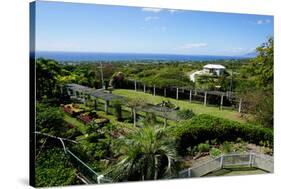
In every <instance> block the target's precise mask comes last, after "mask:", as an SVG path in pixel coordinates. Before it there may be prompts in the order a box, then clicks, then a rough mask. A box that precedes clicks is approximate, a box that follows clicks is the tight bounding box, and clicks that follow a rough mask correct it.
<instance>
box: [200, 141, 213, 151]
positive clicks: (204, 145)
mask: <svg viewBox="0 0 281 189" xmlns="http://www.w3.org/2000/svg"><path fill="white" fill-rule="evenodd" d="M209 149H210V145H209V144H208V143H200V144H199V145H198V150H199V151H200V152H208V151H209Z"/></svg>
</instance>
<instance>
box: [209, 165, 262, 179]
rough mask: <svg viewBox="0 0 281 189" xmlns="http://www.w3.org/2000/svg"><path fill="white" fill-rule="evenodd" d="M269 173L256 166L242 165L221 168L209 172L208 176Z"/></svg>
mask: <svg viewBox="0 0 281 189" xmlns="http://www.w3.org/2000/svg"><path fill="white" fill-rule="evenodd" d="M264 173H267V172H265V171H263V170H261V169H256V168H248V167H241V168H226V169H220V170H218V171H214V172H211V173H208V174H207V175H205V176H204V177H206V176H235V175H255V174H264Z"/></svg>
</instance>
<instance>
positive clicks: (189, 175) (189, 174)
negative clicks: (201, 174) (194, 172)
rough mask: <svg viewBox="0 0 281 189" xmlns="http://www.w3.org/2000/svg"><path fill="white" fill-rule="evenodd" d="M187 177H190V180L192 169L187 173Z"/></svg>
mask: <svg viewBox="0 0 281 189" xmlns="http://www.w3.org/2000/svg"><path fill="white" fill-rule="evenodd" d="M187 176H188V178H190V177H191V168H188V171H187Z"/></svg>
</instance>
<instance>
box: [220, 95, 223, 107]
mask: <svg viewBox="0 0 281 189" xmlns="http://www.w3.org/2000/svg"><path fill="white" fill-rule="evenodd" d="M222 106H223V95H221V105H220V109H221V110H222Z"/></svg>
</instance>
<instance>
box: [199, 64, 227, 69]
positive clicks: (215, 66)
mask: <svg viewBox="0 0 281 189" xmlns="http://www.w3.org/2000/svg"><path fill="white" fill-rule="evenodd" d="M204 68H207V69H225V67H224V66H222V65H219V64H207V65H205V66H204Z"/></svg>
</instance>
